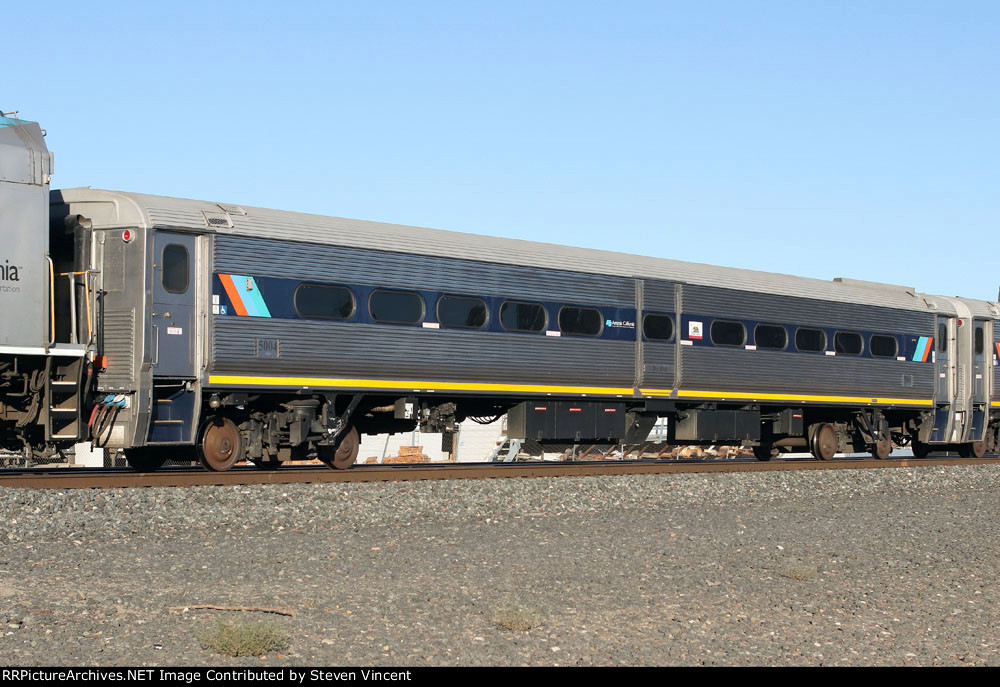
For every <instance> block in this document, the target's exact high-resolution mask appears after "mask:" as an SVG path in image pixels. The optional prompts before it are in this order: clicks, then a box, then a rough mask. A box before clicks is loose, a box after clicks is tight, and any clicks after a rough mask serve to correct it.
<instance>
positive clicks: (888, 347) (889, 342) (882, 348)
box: [868, 334, 898, 358]
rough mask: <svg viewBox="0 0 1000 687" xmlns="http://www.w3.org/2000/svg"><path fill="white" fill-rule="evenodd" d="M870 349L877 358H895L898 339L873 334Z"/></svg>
mask: <svg viewBox="0 0 1000 687" xmlns="http://www.w3.org/2000/svg"><path fill="white" fill-rule="evenodd" d="M868 348H869V350H870V351H871V353H872V355H873V356H875V357H876V358H895V357H896V351H897V350H898V346H897V344H896V337H894V336H885V335H883V334H872V338H871V342H870V343H869V344H868Z"/></svg>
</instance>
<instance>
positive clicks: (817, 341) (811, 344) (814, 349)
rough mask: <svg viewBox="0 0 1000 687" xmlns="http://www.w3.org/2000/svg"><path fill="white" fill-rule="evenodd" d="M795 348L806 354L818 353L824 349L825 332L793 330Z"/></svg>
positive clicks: (802, 328) (819, 330)
mask: <svg viewBox="0 0 1000 687" xmlns="http://www.w3.org/2000/svg"><path fill="white" fill-rule="evenodd" d="M795 348H797V349H799V350H800V351H806V352H807V353H819V352H821V351H822V350H823V349H825V348H826V332H824V331H823V330H822V329H806V328H804V327H800V328H799V329H796V330H795Z"/></svg>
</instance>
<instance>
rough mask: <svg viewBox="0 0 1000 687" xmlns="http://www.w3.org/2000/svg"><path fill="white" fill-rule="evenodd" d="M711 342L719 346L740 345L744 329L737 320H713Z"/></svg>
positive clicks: (744, 332) (744, 335)
mask: <svg viewBox="0 0 1000 687" xmlns="http://www.w3.org/2000/svg"><path fill="white" fill-rule="evenodd" d="M711 331H712V343H714V344H718V345H719V346H742V345H743V341H744V339H746V330H745V329H744V328H743V325H742V324H741V323H739V322H726V321H725V320H715V321H714V322H712V330H711Z"/></svg>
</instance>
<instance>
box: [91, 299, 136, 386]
mask: <svg viewBox="0 0 1000 687" xmlns="http://www.w3.org/2000/svg"><path fill="white" fill-rule="evenodd" d="M103 323H104V328H103V338H104V346H103V350H102V351H101V354H102V355H106V356H107V357H108V369H107V371H106V372H102V373H101V374H100V376H99V377H98V379H97V383H98V388H99V389H101V390H112V389H120V388H126V389H128V388H132V385H133V381H134V380H133V370H134V369H135V359H134V356H135V309H130V310H124V311H122V310H117V311H109V312H106V313H105V314H104V318H103Z"/></svg>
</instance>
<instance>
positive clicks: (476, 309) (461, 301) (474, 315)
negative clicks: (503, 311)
mask: <svg viewBox="0 0 1000 687" xmlns="http://www.w3.org/2000/svg"><path fill="white" fill-rule="evenodd" d="M437 315H438V322H440V323H441V326H442V327H457V328H462V329H479V328H481V327H482V326H483V325H485V324H486V301H484V300H483V299H482V298H464V297H462V296H441V298H440V299H439V300H438V307H437Z"/></svg>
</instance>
